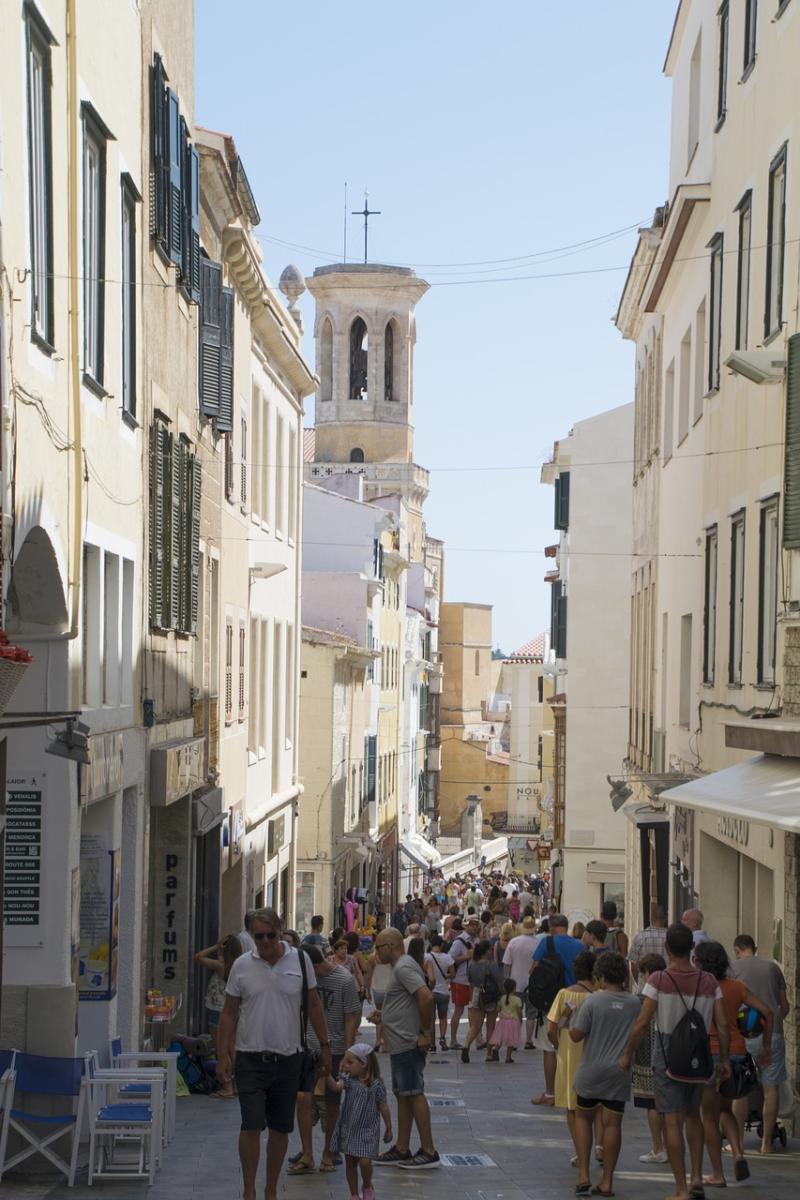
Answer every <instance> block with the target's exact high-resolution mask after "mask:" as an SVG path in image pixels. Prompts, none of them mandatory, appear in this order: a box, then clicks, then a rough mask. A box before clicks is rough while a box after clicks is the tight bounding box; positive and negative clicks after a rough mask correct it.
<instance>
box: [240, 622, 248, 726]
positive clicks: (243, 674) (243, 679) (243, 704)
mask: <svg viewBox="0 0 800 1200" xmlns="http://www.w3.org/2000/svg"><path fill="white" fill-rule="evenodd" d="M246 655H247V637H246V632H245V625H244V621H240V622H239V720H240V721H243V720H244V714H245V711H246V708H247V698H246V697H247V692H246V691H245V688H246V684H247V670H246V663H247V658H246Z"/></svg>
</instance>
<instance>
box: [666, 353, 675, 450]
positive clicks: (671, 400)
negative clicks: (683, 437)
mask: <svg viewBox="0 0 800 1200" xmlns="http://www.w3.org/2000/svg"><path fill="white" fill-rule="evenodd" d="M674 422H675V360H674V359H673V361H672V362H671V363H670V364H669V366H668V367H667V370H666V373H665V375H664V463H665V464H666V463H668V462H669V460H670V459H671V458H672V451H673V444H672V443H673V436H674V435H673V427H674Z"/></svg>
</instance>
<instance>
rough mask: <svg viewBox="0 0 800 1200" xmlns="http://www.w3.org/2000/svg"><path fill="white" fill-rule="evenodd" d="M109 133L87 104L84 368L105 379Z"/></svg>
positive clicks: (100, 380)
mask: <svg viewBox="0 0 800 1200" xmlns="http://www.w3.org/2000/svg"><path fill="white" fill-rule="evenodd" d="M105 201H106V137H105V132H104V130H103V129H102V127H101V125H100V123H99V121H98V119H97V118H96V117H95V115H94V114H93V112H92V110H91V109H90V108H89V107H88V106H87V105H85V104H84V106H83V370H84V377H85V378H87V379H88V381H89V382H90V383H91V382H94V383H95V384H99V385H100V386H102V383H103V324H104V315H105V313H104V299H105V236H106V221H105Z"/></svg>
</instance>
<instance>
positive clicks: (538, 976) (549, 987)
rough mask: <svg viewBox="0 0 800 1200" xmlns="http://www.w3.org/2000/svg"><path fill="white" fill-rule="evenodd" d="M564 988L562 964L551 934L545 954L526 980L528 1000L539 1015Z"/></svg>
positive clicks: (546, 1010)
mask: <svg viewBox="0 0 800 1200" xmlns="http://www.w3.org/2000/svg"><path fill="white" fill-rule="evenodd" d="M563 986H564V963H563V961H562V959H561V955H560V954H559V953H558V951H557V950H556V944H555V941H554V939H553V936H552V934H550V935H548V938H547V943H546V949H545V954H544V957H543V958H540V959H539V962H538V964H537V966H536V970H535V971H534V972H533V973H532V975H531V977H530V979H529V980H528V999H529V1000H530V1002H531V1005H532V1007H533V1008H534V1009H535V1010H536V1012H537V1013H539V1014H540V1015H544V1014H545V1013H547V1012H548V1011H549V1009H550V1006H551V1004H552V1003H553V1001H554V1000H555V998H556V996H557V995H558V993H559V992H560V991H561V989H562V988H563Z"/></svg>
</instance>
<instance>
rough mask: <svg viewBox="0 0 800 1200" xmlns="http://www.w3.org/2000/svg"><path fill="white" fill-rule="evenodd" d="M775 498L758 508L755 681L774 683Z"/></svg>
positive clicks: (776, 551)
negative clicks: (759, 522)
mask: <svg viewBox="0 0 800 1200" xmlns="http://www.w3.org/2000/svg"><path fill="white" fill-rule="evenodd" d="M778 554H779V550H778V499H777V497H776V498H775V499H774V500H770V501H769V502H768V503H767V504H765V505H764V506H763V508H762V509H761V528H760V537H759V550H758V566H759V571H758V682H759V683H774V682H775V644H776V634H777V622H778Z"/></svg>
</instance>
